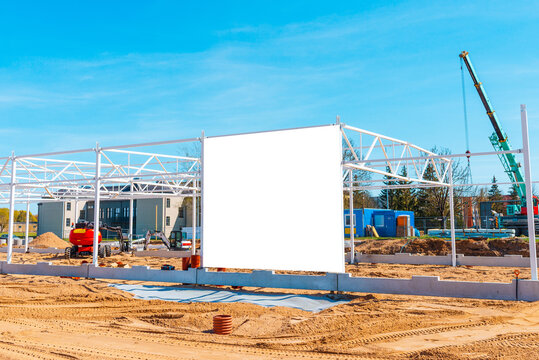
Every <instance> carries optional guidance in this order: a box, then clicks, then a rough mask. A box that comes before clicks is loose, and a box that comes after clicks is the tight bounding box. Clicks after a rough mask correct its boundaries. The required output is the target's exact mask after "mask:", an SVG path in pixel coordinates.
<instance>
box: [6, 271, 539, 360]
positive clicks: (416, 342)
mask: <svg viewBox="0 0 539 360" xmlns="http://www.w3.org/2000/svg"><path fill="white" fill-rule="evenodd" d="M130 283H133V282H130ZM107 285H108V282H106V281H99V280H73V279H63V278H54V277H34V276H14V275H0V329H2V330H1V331H2V333H1V335H2V336H1V337H0V359H92V360H95V359H104V360H107V359H210V360H213V359H238V360H248V359H363V358H369V359H491V358H496V357H498V356H502V355H503V358H507V359H526V360H531V359H534V358H537V356H538V354H539V302H537V303H523V302H503V301H491V300H488V301H487V300H470V299H449V298H428V297H407V296H386V295H371V294H346V295H345V296H348V297H349V299H351V302H350V303H348V304H343V305H339V306H335V307H333V308H330V309H327V310H325V311H322V312H320V313H316V314H313V313H310V312H305V311H302V310H296V309H289V308H282V307H278V308H263V307H260V306H256V305H251V304H210V303H193V304H179V303H173V302H164V301H155V300H154V301H144V300H135V299H133V298H132V297H131V295H129V294H128V293H125V292H122V291H120V290H117V289H114V288H110V287H108V286H107ZM216 314H230V315H232V316H233V319H234V331H233V333H232V334H231V335H229V336H220V335H215V334H213V333H212V332H211V327H212V318H213V316H214V315H216Z"/></svg>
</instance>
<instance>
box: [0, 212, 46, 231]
mask: <svg viewBox="0 0 539 360" xmlns="http://www.w3.org/2000/svg"><path fill="white" fill-rule="evenodd" d="M13 221H14V222H24V223H26V210H15V211H14V212H13ZM30 222H37V216H36V215H34V214H32V212H31V211H30ZM8 225H9V209H8V208H0V231H2V232H4V231H6V229H7V228H8Z"/></svg>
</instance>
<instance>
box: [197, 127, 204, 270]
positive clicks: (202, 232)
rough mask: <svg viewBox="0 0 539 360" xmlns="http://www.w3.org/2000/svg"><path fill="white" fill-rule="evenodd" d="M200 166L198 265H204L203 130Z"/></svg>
mask: <svg viewBox="0 0 539 360" xmlns="http://www.w3.org/2000/svg"><path fill="white" fill-rule="evenodd" d="M199 165H200V167H199V171H198V173H199V178H200V179H199V182H198V183H199V186H200V266H201V267H204V254H203V252H202V249H203V244H204V212H203V209H204V130H202V135H201V138H200V164H199Z"/></svg>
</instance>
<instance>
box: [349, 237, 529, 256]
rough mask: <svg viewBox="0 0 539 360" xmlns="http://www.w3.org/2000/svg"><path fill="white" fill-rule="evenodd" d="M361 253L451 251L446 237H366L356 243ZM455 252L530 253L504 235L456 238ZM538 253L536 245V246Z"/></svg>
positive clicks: (524, 247) (522, 242)
mask: <svg viewBox="0 0 539 360" xmlns="http://www.w3.org/2000/svg"><path fill="white" fill-rule="evenodd" d="M356 251H358V252H361V253H364V254H389V255H392V254H395V253H399V252H403V253H409V254H421V255H447V254H450V253H451V242H450V241H449V240H447V239H437V238H432V239H391V240H367V241H364V242H362V243H360V244H358V245H357V246H356ZM457 254H464V255H468V256H504V255H522V256H530V251H529V247H528V242H527V241H525V240H522V239H516V238H507V239H494V240H472V239H461V240H457ZM538 255H539V249H538Z"/></svg>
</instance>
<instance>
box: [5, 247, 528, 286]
mask: <svg viewBox="0 0 539 360" xmlns="http://www.w3.org/2000/svg"><path fill="white" fill-rule="evenodd" d="M5 256H6V254H0V259H2V260H4V259H5ZM84 260H86V261H90V262H91V257H90V256H85V257H83V258H76V259H70V260H66V259H64V256H63V254H37V253H30V254H22V253H13V263H21V264H23V263H24V264H35V263H37V262H41V261H48V262H52V263H53V264H55V265H80V264H81V262H82V261H84ZM99 261H100V262H101V263H103V264H104V265H105V266H109V267H110V266H116V263H117V262H122V263H124V264H127V265H130V266H133V265H148V266H150V267H151V268H155V269H159V268H161V265H163V264H171V265H174V266H175V267H176V269H181V268H182V265H181V259H179V258H170V259H166V258H159V257H135V256H132V255H131V254H118V255H113V256H111V257H110V258H105V259H99ZM515 270H516V268H505V267H486V266H473V267H457V268H453V267H451V266H441V265H393V264H357V265H347V267H346V271H347V272H349V273H351V274H352V275H353V276H367V277H391V278H411V277H412V275H428V276H439V277H440V279H442V280H466V281H481V282H489V281H493V282H510V281H511V280H512V279H514V278H515V275H514V271H515ZM519 270H520V275H519V277H520V278H521V279H530V278H531V275H530V270H529V268H520V269H519ZM227 271H243V270H239V269H236V270H234V269H227ZM281 273H282V272H281Z"/></svg>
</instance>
